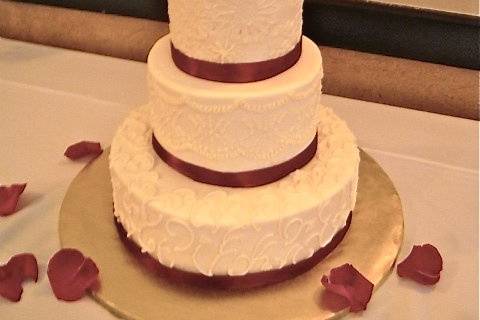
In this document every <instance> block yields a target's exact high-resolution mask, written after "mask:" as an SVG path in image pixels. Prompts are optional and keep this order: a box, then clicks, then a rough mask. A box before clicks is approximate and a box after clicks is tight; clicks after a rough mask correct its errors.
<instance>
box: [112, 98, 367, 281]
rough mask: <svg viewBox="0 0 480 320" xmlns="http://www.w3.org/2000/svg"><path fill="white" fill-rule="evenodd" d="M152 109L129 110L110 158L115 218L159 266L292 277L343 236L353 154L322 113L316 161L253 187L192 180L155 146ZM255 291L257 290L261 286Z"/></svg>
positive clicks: (351, 194)
mask: <svg viewBox="0 0 480 320" xmlns="http://www.w3.org/2000/svg"><path fill="white" fill-rule="evenodd" d="M149 115H150V106H148V105H146V106H143V107H140V108H138V109H136V110H134V111H133V112H132V113H131V114H130V115H129V116H128V117H127V118H126V120H125V121H124V123H123V124H122V125H121V126H120V128H119V130H118V132H117V133H116V135H115V137H114V139H113V142H112V147H111V152H110V172H111V178H112V187H113V200H114V207H115V217H116V219H117V221H118V222H119V223H120V224H121V227H122V228H123V229H124V230H125V232H126V235H127V237H128V238H129V240H130V241H131V242H132V243H134V244H136V245H137V246H138V247H139V248H140V249H141V251H142V252H144V253H148V254H149V255H150V256H152V257H153V258H154V259H155V260H157V261H158V262H159V264H161V265H162V266H164V267H165V268H170V269H172V270H173V269H174V270H177V271H179V272H185V273H188V274H198V275H201V276H202V277H204V278H205V277H212V278H214V277H217V278H218V277H235V278H237V277H239V276H246V275H251V274H259V273H265V272H270V271H275V270H281V269H283V270H288V269H289V268H292V266H295V265H297V264H301V263H302V262H303V264H305V261H316V260H314V259H310V258H312V257H314V255H315V254H316V253H318V252H319V251H320V250H321V249H322V248H325V247H328V245H331V243H332V242H334V241H332V240H334V236H335V235H336V234H341V233H342V232H341V231H342V230H346V228H347V227H346V225H347V219H348V217H349V214H350V212H351V211H352V210H353V208H354V206H355V200H356V193H357V182H358V165H359V151H358V148H357V145H356V142H355V138H354V136H353V134H352V133H351V132H350V130H349V129H348V127H347V126H346V124H345V123H344V122H343V121H342V120H341V119H339V118H338V117H337V116H336V115H335V114H334V113H333V112H332V111H331V110H330V109H328V108H325V107H323V109H322V112H321V117H320V119H321V120H320V122H319V125H318V149H317V154H316V156H315V157H314V158H313V159H312V161H311V162H310V163H308V164H307V165H306V166H305V167H303V168H302V169H299V170H297V171H295V172H293V173H291V174H290V175H288V176H287V177H285V178H283V179H281V180H279V181H277V182H274V183H271V184H268V185H264V186H260V187H255V188H228V187H219V186H213V185H207V184H203V183H199V182H195V181H193V180H191V179H189V178H187V177H185V176H183V175H181V174H179V173H177V172H176V171H175V170H173V169H172V168H170V167H169V166H168V165H166V164H165V163H164V162H163V161H162V160H160V159H159V158H158V156H157V155H156V153H155V151H154V150H153V148H152V141H151V139H152V130H151V128H150V125H149ZM260 285H261V283H260Z"/></svg>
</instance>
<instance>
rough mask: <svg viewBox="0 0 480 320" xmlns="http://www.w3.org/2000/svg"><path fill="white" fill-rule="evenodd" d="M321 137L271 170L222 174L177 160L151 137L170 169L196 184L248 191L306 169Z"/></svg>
mask: <svg viewBox="0 0 480 320" xmlns="http://www.w3.org/2000/svg"><path fill="white" fill-rule="evenodd" d="M317 141H318V135H315V138H313V140H312V142H311V143H310V144H309V145H308V147H307V148H306V149H305V150H303V151H302V152H300V153H299V154H297V155H296V156H295V157H293V158H292V159H290V160H287V161H285V162H283V163H280V164H277V165H274V166H272V167H268V168H262V169H257V170H251V171H242V172H221V171H215V170H211V169H208V168H204V167H200V166H197V165H195V164H192V163H189V162H186V161H183V160H182V159H179V158H177V157H176V156H174V155H173V154H171V153H170V152H168V151H167V150H165V148H164V147H163V146H162V145H161V144H160V143H159V142H158V140H157V139H156V138H155V135H153V136H152V145H153V149H154V150H155V152H156V153H157V155H158V156H159V157H160V158H161V159H162V160H163V161H164V162H165V163H166V164H168V165H169V166H170V167H172V168H173V169H175V170H176V171H178V172H179V173H181V174H183V175H184V176H187V177H189V178H191V179H193V180H195V181H198V182H203V183H207V184H213V185H217V186H222V187H231V188H249V187H258V186H262V185H265V184H268V183H271V182H274V181H277V180H280V179H281V178H283V177H285V176H287V175H288V174H289V173H290V172H293V171H295V170H297V169H300V168H302V167H303V166H305V165H306V164H307V163H308V162H310V160H311V159H312V158H313V157H314V156H315V153H316V152H317V144H318V143H317Z"/></svg>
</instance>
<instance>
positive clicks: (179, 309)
mask: <svg viewBox="0 0 480 320" xmlns="http://www.w3.org/2000/svg"><path fill="white" fill-rule="evenodd" d="M108 153H109V152H108V150H106V151H105V152H104V153H103V154H102V155H101V156H100V157H98V158H97V159H96V160H95V161H93V162H92V163H90V164H89V165H88V166H87V167H85V168H84V169H83V170H82V171H81V172H80V173H79V174H78V176H77V177H76V178H75V179H74V180H73V182H72V183H71V185H70V187H69V189H68V191H67V194H66V195H65V199H64V201H63V204H62V208H61V210H60V222H59V231H60V241H61V244H62V247H66V248H77V249H79V250H80V251H82V252H83V253H84V254H85V255H86V256H89V257H91V258H92V259H93V260H94V261H95V262H96V263H97V265H98V267H99V269H100V281H101V288H100V290H99V291H98V292H96V293H94V294H92V296H93V298H94V299H95V300H96V301H97V302H99V303H100V304H101V305H103V306H104V307H106V308H107V309H108V310H109V311H110V312H112V313H113V314H115V315H117V316H119V317H121V318H124V319H135V320H149V319H162V320H170V319H172V320H173V319H175V320H193V319H195V320H212V319H222V320H233V319H238V320H240V319H241V320H259V319H262V320H263V319H275V320H313V319H315V320H320V319H333V318H339V317H341V316H343V315H345V314H346V313H347V311H346V310H344V311H340V312H337V313H332V312H330V311H328V310H326V309H324V308H322V304H321V296H322V292H323V290H324V289H323V287H322V285H321V283H320V279H321V277H322V275H324V274H328V273H329V271H330V269H332V268H334V267H338V266H340V265H342V264H344V263H351V264H353V265H354V266H355V267H356V268H357V269H358V270H359V271H360V272H361V273H362V274H363V275H364V276H365V277H366V278H367V279H369V280H370V281H371V282H372V283H373V284H374V285H375V289H378V287H379V286H380V285H381V283H382V282H383V280H384V279H385V278H386V277H387V276H388V275H389V274H390V272H391V271H392V267H393V265H394V263H395V260H396V258H397V255H398V253H399V251H400V247H401V245H402V240H403V214H402V206H401V202H400V198H399V196H398V193H397V191H396V190H395V187H394V185H393V183H392V181H391V180H390V178H389V177H388V176H387V174H386V173H385V172H384V171H383V170H382V168H381V167H380V166H379V165H378V164H377V163H376V162H375V160H373V159H372V158H371V157H370V156H369V155H368V154H366V153H365V152H363V151H361V162H360V177H359V186H358V197H357V204H356V207H355V209H354V211H353V218H352V224H351V226H350V229H349V231H348V232H347V234H346V236H345V238H344V239H343V241H342V242H341V243H340V244H339V245H338V247H337V248H336V249H335V250H334V251H333V252H332V253H331V254H330V255H329V256H327V257H326V258H325V260H323V261H322V262H320V264H318V265H317V266H316V267H314V268H313V269H312V270H310V271H308V272H306V273H304V274H303V275H300V276H298V277H296V278H294V279H292V280H288V281H285V282H282V283H280V284H276V285H273V286H269V287H265V288H260V289H253V290H248V291H225V290H208V289H200V288H194V287H186V286H178V285H175V284H172V283H170V282H168V281H167V280H164V279H161V278H159V277H157V276H155V275H153V274H150V273H148V272H147V271H145V270H144V268H143V266H141V265H140V264H139V263H138V262H137V261H136V260H135V258H134V257H133V256H132V255H131V254H130V252H129V251H128V250H127V249H126V248H125V247H124V245H123V243H122V242H121V241H120V239H119V236H118V233H117V230H116V228H115V225H114V223H113V200H112V187H111V183H110V173H109V169H108Z"/></svg>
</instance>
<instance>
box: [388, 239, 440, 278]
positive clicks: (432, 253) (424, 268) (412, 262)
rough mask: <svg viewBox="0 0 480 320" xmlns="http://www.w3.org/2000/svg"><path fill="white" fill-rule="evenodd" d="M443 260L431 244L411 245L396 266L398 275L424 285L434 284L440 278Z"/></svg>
mask: <svg viewBox="0 0 480 320" xmlns="http://www.w3.org/2000/svg"><path fill="white" fill-rule="evenodd" d="M442 269H443V260H442V256H441V255H440V252H438V250H437V248H435V247H434V246H432V245H431V244H424V245H422V246H413V249H412V252H410V254H409V255H408V257H407V258H405V260H403V261H402V262H401V263H399V264H398V266H397V274H398V275H399V276H400V277H406V278H410V279H412V280H414V281H416V282H418V283H421V284H424V285H434V284H435V283H437V282H438V281H439V280H440V271H442Z"/></svg>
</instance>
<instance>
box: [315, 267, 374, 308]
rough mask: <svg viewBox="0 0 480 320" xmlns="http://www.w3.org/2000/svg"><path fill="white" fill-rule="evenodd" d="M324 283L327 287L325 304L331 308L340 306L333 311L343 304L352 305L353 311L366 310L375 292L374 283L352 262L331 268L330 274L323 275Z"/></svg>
mask: <svg viewBox="0 0 480 320" xmlns="http://www.w3.org/2000/svg"><path fill="white" fill-rule="evenodd" d="M322 284H323V286H324V287H325V288H326V289H327V293H326V295H324V297H323V303H324V305H325V306H326V307H330V308H331V309H330V310H332V309H338V308H340V309H338V310H332V311H339V310H341V307H342V306H343V307H344V308H345V307H348V306H350V311H351V312H358V311H361V310H365V309H367V304H368V302H369V301H370V298H371V296H372V292H373V284H372V283H371V282H370V281H368V279H367V278H365V277H364V276H363V275H362V274H361V273H360V272H358V270H357V269H355V268H354V267H353V266H352V265H351V264H344V265H342V266H340V267H338V268H334V269H332V270H330V276H326V275H324V276H323V277H322Z"/></svg>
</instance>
